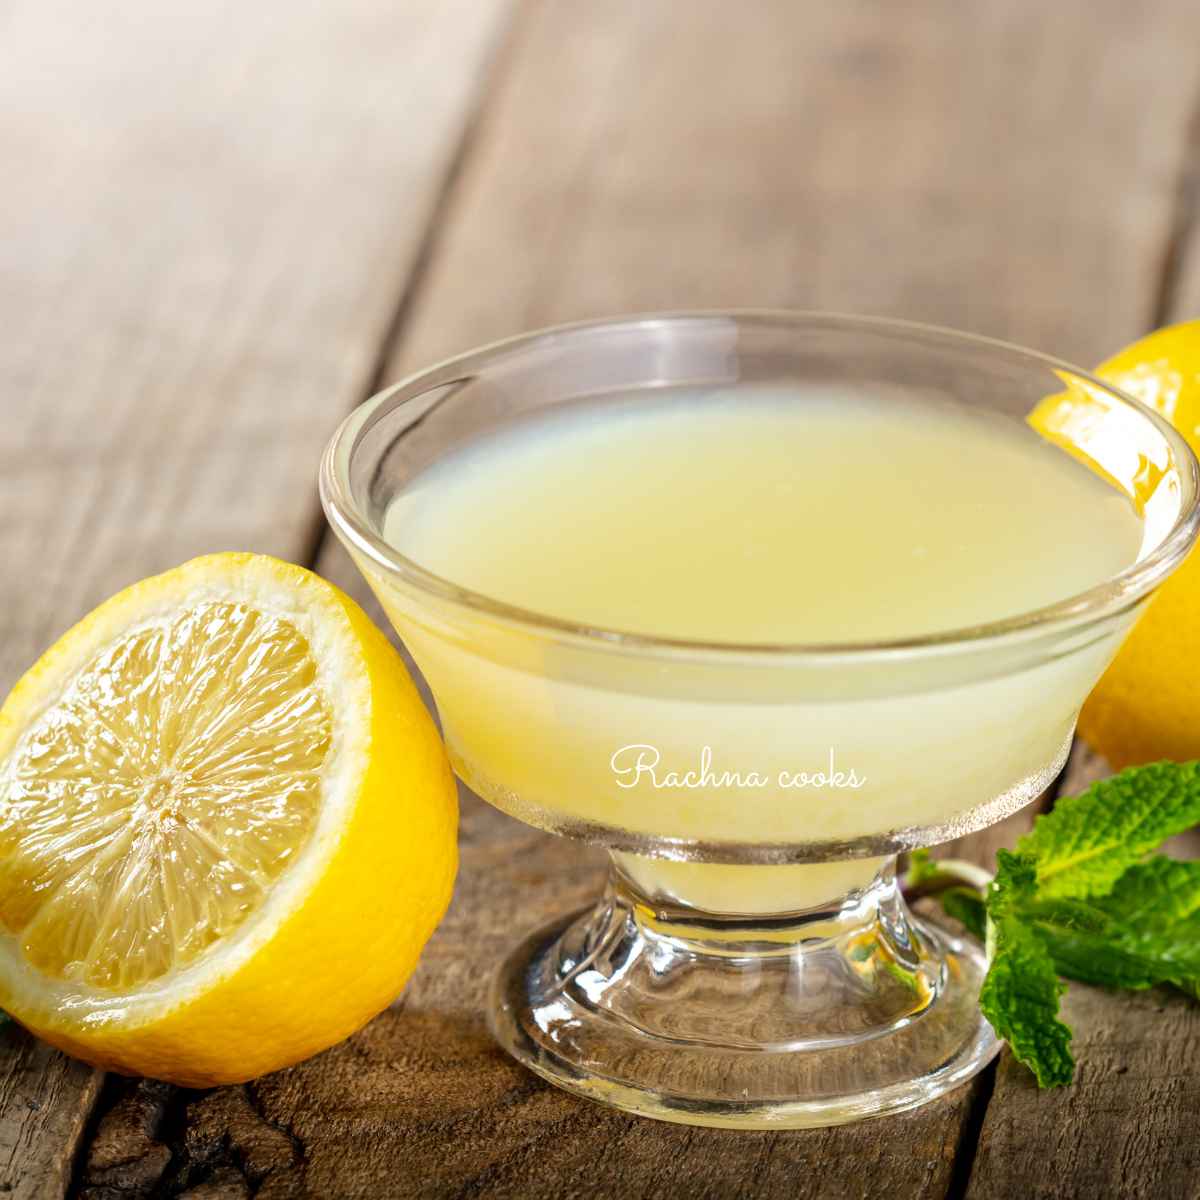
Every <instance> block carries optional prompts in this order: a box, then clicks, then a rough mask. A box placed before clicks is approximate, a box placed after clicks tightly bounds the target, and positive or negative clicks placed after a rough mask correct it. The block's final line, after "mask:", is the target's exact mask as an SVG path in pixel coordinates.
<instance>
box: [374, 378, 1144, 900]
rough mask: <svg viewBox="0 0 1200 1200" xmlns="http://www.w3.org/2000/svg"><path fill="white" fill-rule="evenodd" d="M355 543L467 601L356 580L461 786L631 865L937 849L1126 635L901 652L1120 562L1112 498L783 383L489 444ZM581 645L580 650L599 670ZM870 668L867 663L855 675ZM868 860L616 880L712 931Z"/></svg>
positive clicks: (1040, 447)
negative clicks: (436, 719) (428, 710)
mask: <svg viewBox="0 0 1200 1200" xmlns="http://www.w3.org/2000/svg"><path fill="white" fill-rule="evenodd" d="M382 532H383V536H384V538H385V540H386V541H387V542H388V543H389V544H390V545H391V546H392V547H394V548H395V549H396V550H398V551H399V552H400V553H401V554H402V555H404V556H405V557H406V558H407V559H409V560H410V561H411V562H413V563H415V564H417V565H418V566H419V567H420V568H422V569H423V570H424V571H426V572H429V573H431V574H432V575H434V576H437V577H439V578H440V579H441V580H442V581H445V582H446V583H447V584H450V585H453V586H454V587H455V588H458V589H462V590H464V591H465V592H470V593H475V594H477V595H480V596H483V597H486V598H487V599H488V604H487V605H484V606H471V605H466V604H461V603H459V602H457V601H456V600H455V599H454V598H453V596H452V595H447V596H446V597H445V598H444V600H443V601H441V602H440V603H439V604H437V605H431V604H430V603H429V602H428V599H427V598H421V599H420V600H419V601H418V599H417V598H415V597H413V596H411V595H410V594H409V592H408V588H407V587H406V585H405V584H404V583H403V582H402V581H400V580H398V579H397V578H395V577H393V576H388V577H386V578H385V577H384V576H383V575H382V574H380V573H379V572H378V571H377V570H375V569H374V568H373V567H372V566H371V565H370V564H369V563H367V562H365V561H364V562H362V563H361V564H360V565H362V566H363V569H364V571H365V572H366V574H367V576H368V578H369V579H371V580H372V582H373V583H374V585H375V587H376V590H377V592H378V593H379V595H380V598H381V600H382V601H383V604H384V606H385V608H386V609H387V611H388V613H389V616H390V617H391V618H392V620H393V621H394V623H395V625H396V627H397V628H398V630H399V631H400V632H401V634H402V636H403V637H404V638H405V640H406V641H407V643H408V645H409V647H410V649H411V650H412V652H413V654H414V657H415V658H416V659H417V662H418V664H419V665H420V666H421V668H422V669H423V671H424V672H425V673H426V675H427V676H428V677H429V680H430V683H431V685H432V687H433V691H434V694H435V695H436V696H437V697H438V704H439V711H440V713H441V717H442V721H443V725H444V731H445V735H446V738H447V744H448V747H449V749H450V753H451V756H452V759H453V760H454V762H455V766H456V768H457V769H458V771H459V773H460V774H461V775H462V776H463V777H464V778H465V779H466V780H467V781H468V782H469V783H470V784H471V785H472V786H473V787H475V788H476V790H478V791H480V792H481V793H482V794H483V795H484V796H485V797H486V798H487V799H489V800H491V801H492V802H494V803H496V804H498V805H499V806H501V807H503V808H506V809H508V810H509V811H511V812H514V813H515V814H516V815H518V816H521V817H522V818H524V819H526V820H530V821H533V822H535V823H538V824H541V825H543V826H544V827H547V828H552V829H559V830H563V831H566V832H582V833H584V834H586V833H587V832H588V830H589V829H594V828H603V829H605V830H619V831H627V832H628V833H629V835H630V836H629V838H628V839H627V840H626V842H625V843H623V844H624V846H625V847H626V849H628V850H636V849H637V838H638V835H646V836H647V837H652V838H654V839H656V841H657V843H658V851H657V852H659V853H661V852H662V851H661V848H662V845H663V843H664V841H666V842H667V843H668V844H672V845H674V846H676V847H677V848H678V853H677V855H675V857H678V858H679V859H681V860H689V859H695V858H697V857H709V858H711V857H712V854H711V853H708V854H707V855H703V854H698V853H696V852H695V850H694V847H696V846H698V845H701V844H704V845H707V846H709V847H710V848H711V847H712V846H714V845H716V846H719V847H723V848H724V849H723V851H722V852H721V853H722V854H723V855H724V859H725V862H726V863H727V864H728V863H733V862H736V861H737V860H738V848H739V847H744V846H747V845H753V846H755V847H757V852H758V853H759V855H760V857H759V858H758V859H756V860H755V861H764V859H763V858H762V857H761V854H762V852H763V847H770V846H780V847H793V848H795V847H796V846H809V847H816V846H823V847H825V848H826V849H825V852H824V853H822V854H819V855H818V854H817V853H813V855H812V857H814V858H815V857H836V853H833V854H832V855H831V854H830V853H829V850H830V847H836V846H837V845H839V844H845V845H850V844H851V843H855V842H856V841H857V842H859V843H861V841H862V839H864V838H866V839H870V838H872V837H875V838H878V837H881V836H882V835H892V834H895V833H896V832H897V831H904V830H916V829H925V830H929V829H936V830H938V831H939V836H952V835H953V834H954V833H956V832H959V831H961V830H962V829H964V828H965V827H966V826H965V825H963V823H962V817H963V814H966V813H967V812H968V810H979V808H980V806H981V805H985V806H986V805H988V804H990V805H991V808H989V809H988V812H989V813H990V814H991V815H990V818H987V819H995V818H996V815H997V814H998V813H999V811H1001V810H1004V811H1007V810H1011V809H1012V808H1015V807H1017V806H1018V805H1019V804H1020V803H1022V802H1025V801H1027V800H1028V799H1030V798H1032V795H1033V794H1034V793H1035V791H1036V790H1037V789H1038V788H1040V787H1041V786H1042V785H1043V784H1044V783H1045V782H1046V779H1047V776H1048V773H1052V771H1053V770H1054V769H1055V768H1056V766H1057V764H1058V763H1060V762H1061V758H1062V754H1063V752H1064V748H1065V745H1066V744H1067V742H1068V740H1069V737H1070V733H1071V730H1072V728H1073V724H1074V720H1075V715H1076V713H1077V711H1078V708H1079V705H1080V703H1081V702H1082V700H1083V698H1084V695H1085V693H1086V690H1087V688H1088V686H1089V685H1090V683H1091V681H1092V680H1093V679H1094V678H1095V677H1096V675H1097V673H1098V672H1099V671H1100V669H1101V668H1102V666H1103V664H1104V662H1106V661H1107V659H1108V658H1109V657H1110V656H1111V655H1112V653H1113V652H1114V651H1115V648H1116V644H1117V642H1118V641H1119V638H1120V635H1121V633H1123V630H1124V625H1122V626H1121V627H1120V628H1119V629H1118V628H1115V627H1114V626H1113V625H1112V624H1111V623H1109V624H1108V625H1106V626H1105V627H1104V628H1103V629H1102V630H1099V631H1097V632H1094V633H1093V634H1091V635H1086V634H1085V635H1081V637H1080V638H1077V639H1076V643H1077V645H1076V646H1075V652H1074V653H1072V654H1071V655H1065V656H1064V655H1059V656H1055V657H1050V658H1047V657H1046V656H1045V654H1041V655H1039V654H1038V653H1036V651H1035V649H1034V648H1033V647H1032V646H1031V645H1029V644H1026V643H1025V642H1023V641H1022V639H1021V636H1020V635H1019V633H1016V634H1014V637H1013V639H1012V645H1010V646H1008V647H1007V648H1006V649H1003V650H1002V651H1001V652H999V653H998V652H997V650H996V649H995V648H994V647H992V648H991V649H990V650H989V652H988V653H989V658H988V665H987V667H986V669H983V670H981V669H980V668H979V664H978V663H976V664H974V665H972V666H970V667H969V669H968V668H965V667H964V662H963V658H964V656H963V655H961V654H960V655H957V656H955V658H954V661H952V662H951V661H948V660H947V659H945V658H941V657H939V656H938V655H937V654H933V655H931V654H929V653H928V651H927V650H926V652H925V653H922V654H919V655H918V654H915V653H912V652H911V651H910V650H909V649H907V648H906V646H905V642H906V641H907V640H915V639H926V638H929V637H931V636H938V635H942V634H945V633H947V632H951V631H961V630H966V629H970V628H972V627H976V626H980V625H984V624H986V623H989V622H995V621H998V620H1003V619H1006V618H1015V617H1019V616H1020V615H1021V614H1026V613H1030V612H1032V611H1034V610H1037V609H1040V608H1043V607H1045V606H1048V605H1051V604H1055V603H1057V602H1060V601H1063V600H1065V599H1067V598H1069V597H1071V596H1074V595H1076V594H1078V593H1081V592H1083V591H1085V590H1087V589H1088V588H1091V587H1093V586H1095V585H1096V584H1098V583H1100V582H1102V581H1103V580H1105V579H1107V578H1109V577H1110V576H1112V575H1113V574H1114V573H1116V572H1118V571H1120V570H1121V569H1122V568H1123V567H1125V566H1127V565H1129V564H1131V563H1132V562H1134V561H1135V560H1136V558H1137V557H1138V554H1139V550H1140V547H1141V545H1142V541H1143V528H1142V521H1141V519H1140V517H1139V515H1138V513H1137V512H1136V511H1135V508H1134V506H1133V505H1132V504H1131V502H1130V500H1129V499H1128V497H1126V496H1125V495H1124V494H1123V493H1122V492H1120V491H1118V490H1117V489H1116V488H1115V487H1113V486H1111V485H1110V484H1109V483H1107V482H1106V481H1105V480H1104V479H1103V478H1101V476H1100V475H1099V474H1097V473H1095V472H1093V471H1091V470H1089V469H1088V468H1087V467H1086V466H1084V465H1082V464H1081V463H1079V462H1077V461H1076V460H1075V459H1074V458H1072V457H1071V456H1070V455H1068V454H1067V453H1065V452H1064V451H1063V450H1062V449H1060V448H1058V447H1056V446H1053V445H1051V444H1050V443H1049V442H1047V441H1045V440H1043V439H1042V438H1040V437H1039V436H1038V435H1037V434H1036V433H1035V432H1033V431H1032V430H1031V429H1030V428H1028V427H1027V426H1024V425H1022V424H1021V423H1020V422H1019V421H1014V420H1011V419H1006V418H1004V417H1002V416H1000V415H998V414H995V413H991V412H987V411H982V410H980V409H975V408H972V407H969V406H963V405H956V404H952V403H948V402H945V401H929V402H925V401H922V400H920V399H919V398H914V393H913V392H912V391H908V392H905V393H899V392H897V393H896V394H892V393H891V392H890V391H889V390H888V389H887V388H886V387H884V386H882V385H875V386H873V387H870V388H858V389H855V390H849V389H847V390H846V391H845V392H844V394H843V393H839V392H837V391H833V390H829V389H826V390H821V389H818V388H817V387H816V386H815V385H799V384H797V385H795V386H784V385H775V386H770V387H768V386H740V387H726V388H723V389H714V390H701V389H678V388H672V389H659V390H653V389H652V390H644V391H641V392H638V393H632V394H629V395H626V396H608V397H601V398H595V399H591V400H586V401H576V402H574V403H572V404H570V405H564V406H562V407H560V408H557V409H552V410H549V411H546V410H541V411H540V412H538V413H537V414H536V415H535V416H532V417H529V416H526V417H524V418H519V419H515V420H513V421H512V422H510V423H509V424H508V425H507V426H504V427H502V428H500V429H498V430H493V431H492V432H490V433H489V434H487V435H486V436H483V437H480V438H479V439H477V440H476V441H474V442H469V443H466V444H465V445H462V446H460V447H459V448H458V449H457V450H456V451H455V452H453V453H452V454H450V455H448V456H446V457H444V458H442V459H441V460H440V461H438V462H436V463H435V464H434V465H432V466H431V467H428V468H426V469H424V470H423V471H421V472H419V473H417V474H416V475H415V476H414V477H413V478H412V479H411V480H410V481H409V482H408V484H407V485H406V486H405V487H404V488H403V489H402V490H401V491H400V492H399V493H398V494H397V495H396V496H395V497H394V498H393V499H392V500H391V502H390V504H389V506H388V509H387V511H386V514H385V515H384V518H383V523H382ZM518 610H520V611H518ZM521 611H523V612H525V613H526V614H529V613H533V614H538V615H539V616H540V617H541V618H548V619H549V622H550V624H552V625H553V626H554V630H553V632H552V634H551V636H550V637H549V638H547V637H545V636H539V637H533V636H531V635H530V633H529V632H528V630H527V627H526V625H525V618H523V617H522V616H521ZM580 631H603V634H602V637H601V639H600V640H601V642H602V643H603V648H604V650H605V651H606V653H598V652H597V650H596V648H595V647H596V642H597V639H596V637H595V635H594V633H592V634H589V633H586V632H580ZM647 639H653V641H652V643H648V642H647ZM871 643H886V645H885V646H881V647H880V649H879V650H878V652H877V653H875V654H866V655H863V654H862V653H861V649H862V647H863V646H864V645H866V644H871ZM613 645H616V646H617V647H622V646H626V647H628V648H629V649H630V652H629V653H628V654H625V655H623V654H621V653H615V654H614V653H612V648H613ZM781 647H782V648H791V649H790V650H789V649H784V650H781V649H780V648H781ZM851 647H854V648H857V650H858V651H859V652H858V653H853V654H852V653H850V650H849V648H851ZM843 649H845V651H846V652H845V653H844V654H843V653H842V651H843ZM768 650H770V651H771V653H770V655H769V657H768V655H767V654H766V652H767V651H768ZM965 657H966V659H968V660H969V659H970V655H969V654H968V655H966V656H965ZM984 741H986V742H988V743H989V744H990V745H991V746H992V747H993V751H992V752H990V753H989V754H988V755H986V756H981V755H978V754H977V753H976V748H977V747H978V746H979V745H980V744H981V743H982V742H984ZM995 747H999V748H1000V749H999V751H998V752H997V751H996V750H995V749H994V748H995ZM1014 779H1015V780H1019V781H1020V782H1019V783H1018V784H1017V785H1016V786H1015V787H1014V786H1013V784H1012V781H1013V780H1014ZM987 819H984V818H980V817H978V816H977V819H976V821H975V824H976V825H982V824H984V823H986V820H987ZM618 844H622V843H620V842H618ZM856 853H862V849H861V845H860V846H859V848H858V849H857V850H856ZM765 861H771V860H770V858H769V856H768V858H767V859H766V860H765ZM778 861H786V856H784V855H781V856H780V858H779V859H778ZM877 864H878V859H876V858H873V857H867V858H866V859H860V860H858V861H857V862H824V863H821V864H820V865H816V866H808V867H803V868H795V867H779V868H776V869H775V871H774V872H772V871H769V870H768V871H763V870H761V869H760V870H758V871H756V872H755V873H754V879H755V887H756V889H757V891H758V894H757V895H756V896H755V897H749V896H747V895H746V894H745V892H744V889H743V886H742V885H743V879H744V877H743V876H742V875H741V874H740V872H739V870H738V868H737V867H736V866H730V865H714V864H713V863H712V862H695V861H680V862H659V863H653V862H651V861H650V860H649V859H645V858H640V857H637V856H635V855H629V854H627V855H626V856H625V858H624V865H625V867H626V869H627V870H628V871H629V872H630V873H631V874H633V875H635V876H636V877H637V878H638V879H639V881H640V882H642V883H643V884H645V885H647V886H653V887H654V888H656V889H658V890H660V891H666V892H670V893H673V894H677V895H682V896H684V897H685V898H686V899H687V900H688V901H689V902H695V903H701V904H704V905H706V906H707V907H710V908H715V909H718V910H721V911H741V910H743V909H745V910H747V911H753V910H768V909H771V908H773V907H778V906H779V903H780V895H774V894H771V895H769V894H768V893H769V892H771V890H772V887H773V883H772V878H771V876H772V874H774V875H775V877H776V878H775V882H776V883H777V884H778V889H777V890H778V891H779V892H780V893H786V894H787V895H788V896H789V897H790V898H791V900H792V902H793V903H795V902H797V900H798V898H800V899H816V898H819V897H820V896H821V895H833V894H836V893H837V892H839V891H844V890H846V885H847V882H850V883H853V882H854V881H855V880H861V879H862V878H863V877H864V876H866V877H869V875H870V873H871V871H873V870H874V868H875V866H876V865H877ZM797 871H803V872H805V874H804V875H803V876H800V875H798V874H797ZM801 883H803V886H801Z"/></svg>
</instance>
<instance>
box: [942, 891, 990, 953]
mask: <svg viewBox="0 0 1200 1200" xmlns="http://www.w3.org/2000/svg"><path fill="white" fill-rule="evenodd" d="M938 899H939V900H940V901H941V902H942V908H943V909H944V910H945V912H946V915H947V916H949V917H953V918H954V919H955V920H956V921H959V922H961V923H962V924H963V925H965V926H966V927H967V930H968V932H970V933H973V934H974V935H975V936H976V937H977V938H978V939H979V940H980V941H981V942H982V941H983V939H984V938H985V937H986V936H987V907H986V906H985V904H984V900H983V897H982V896H981V895H980V894H979V893H978V892H977V891H975V889H974V888H965V887H955V888H950V889H948V890H947V891H944V892H942V894H941V895H940V896H939V897H938Z"/></svg>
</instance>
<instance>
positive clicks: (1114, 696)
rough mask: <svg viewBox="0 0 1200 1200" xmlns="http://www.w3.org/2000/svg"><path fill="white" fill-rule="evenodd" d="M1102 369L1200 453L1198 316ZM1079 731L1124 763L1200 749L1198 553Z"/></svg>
mask: <svg viewBox="0 0 1200 1200" xmlns="http://www.w3.org/2000/svg"><path fill="white" fill-rule="evenodd" d="M1096 374H1097V375H1099V376H1100V378H1102V379H1104V380H1106V381H1107V382H1109V383H1113V384H1115V385H1116V386H1117V387H1119V388H1121V389H1123V390H1124V391H1126V392H1129V393H1130V394H1131V395H1133V396H1136V397H1137V398H1138V399H1139V400H1141V401H1142V402H1143V403H1144V404H1147V405H1149V406H1150V407H1151V408H1153V409H1155V410H1156V411H1158V412H1159V413H1161V414H1162V415H1163V416H1164V417H1166V418H1167V420H1169V421H1170V422H1171V423H1172V424H1173V425H1174V426H1175V428H1176V429H1178V430H1179V432H1180V433H1181V434H1183V436H1184V437H1185V438H1186V439H1187V441H1188V444H1189V445H1190V446H1191V447H1192V449H1193V450H1195V451H1197V453H1200V321H1188V322H1185V323H1184V324H1181V325H1170V326H1167V327H1166V328H1164V329H1159V330H1157V331H1156V332H1154V333H1152V334H1150V335H1149V336H1148V337H1144V338H1142V339H1141V341H1138V342H1134V343H1133V345H1131V346H1128V347H1126V348H1125V349H1124V350H1122V351H1121V352H1120V353H1119V354H1117V355H1115V356H1114V357H1112V358H1110V359H1109V360H1108V361H1107V362H1105V363H1102V364H1101V365H1100V366H1099V367H1098V368H1097V369H1096ZM1079 732H1080V734H1081V736H1082V737H1083V738H1084V740H1085V741H1087V742H1088V743H1089V744H1090V745H1091V746H1092V748H1093V749H1095V750H1096V751H1098V752H1099V753H1100V754H1102V755H1104V757H1105V758H1106V759H1108V761H1109V763H1110V764H1111V765H1112V766H1113V767H1114V768H1116V769H1118V770H1119V769H1120V768H1122V767H1127V766H1132V765H1135V764H1137V763H1145V762H1154V761H1156V760H1158V759H1163V758H1169V759H1175V760H1176V761H1186V760H1188V759H1193V758H1200V553H1197V551H1193V552H1192V553H1191V555H1189V557H1188V558H1187V560H1186V561H1185V562H1184V563H1183V565H1182V566H1181V567H1180V568H1179V569H1178V570H1177V571H1176V572H1175V574H1174V575H1172V576H1171V578H1170V579H1168V580H1167V581H1166V583H1164V584H1163V585H1162V587H1161V588H1160V589H1159V591H1158V592H1157V593H1156V594H1155V595H1154V596H1153V597H1152V598H1151V600H1150V603H1149V605H1148V606H1147V608H1146V610H1145V612H1144V613H1143V614H1142V616H1141V618H1140V619H1139V621H1138V623H1137V624H1136V625H1135V626H1134V629H1133V632H1132V633H1131V634H1130V635H1129V638H1128V639H1127V640H1126V642H1125V644H1124V645H1123V646H1122V647H1121V649H1120V651H1119V652H1118V654H1117V657H1116V658H1115V659H1114V660H1113V662H1112V665H1111V666H1110V667H1109V668H1108V670H1107V671H1106V672H1105V674H1104V676H1103V677H1102V678H1101V680H1100V682H1099V683H1098V684H1097V685H1096V688H1095V690H1094V691H1093V692H1092V694H1091V695H1090V696H1089V697H1088V699H1087V702H1086V703H1085V704H1084V706H1083V712H1082V713H1081V714H1080V717H1079Z"/></svg>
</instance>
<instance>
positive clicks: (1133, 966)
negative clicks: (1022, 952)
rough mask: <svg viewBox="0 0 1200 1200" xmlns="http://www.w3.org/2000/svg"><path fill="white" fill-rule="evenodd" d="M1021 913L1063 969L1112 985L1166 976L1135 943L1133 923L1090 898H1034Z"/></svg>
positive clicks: (1146, 983)
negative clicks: (1110, 912) (1128, 922)
mask: <svg viewBox="0 0 1200 1200" xmlns="http://www.w3.org/2000/svg"><path fill="white" fill-rule="evenodd" d="M1021 915H1022V916H1023V917H1024V918H1025V920H1027V921H1029V922H1030V923H1031V924H1032V925H1033V927H1034V928H1035V929H1036V930H1037V932H1038V934H1039V935H1040V936H1041V939H1042V944H1043V945H1044V946H1045V947H1046V949H1047V950H1048V951H1049V953H1050V957H1051V959H1053V961H1054V966H1055V969H1056V970H1057V971H1058V973H1059V974H1060V975H1065V976H1067V977H1068V978H1069V979H1077V980H1079V981H1080V982H1081V983H1092V984H1096V985H1097V986H1099V987H1110V988H1134V989H1138V988H1147V987H1153V986H1154V984H1156V983H1162V982H1164V976H1163V968H1162V966H1161V964H1159V963H1158V962H1156V961H1155V959H1154V958H1153V956H1148V955H1145V954H1143V953H1141V952H1140V951H1139V950H1138V949H1137V948H1136V947H1135V946H1134V945H1132V938H1131V936H1130V930H1129V928H1128V927H1127V926H1126V925H1125V924H1123V923H1122V922H1121V921H1119V920H1117V919H1115V918H1113V917H1111V916H1110V915H1109V914H1108V913H1106V912H1105V911H1104V910H1103V909H1101V908H1098V907H1096V906H1095V905H1093V904H1091V903H1089V902H1087V901H1083V900H1044V901H1036V900H1035V901H1033V902H1032V903H1030V904H1028V905H1026V906H1025V907H1024V908H1023V909H1022V910H1021Z"/></svg>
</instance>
